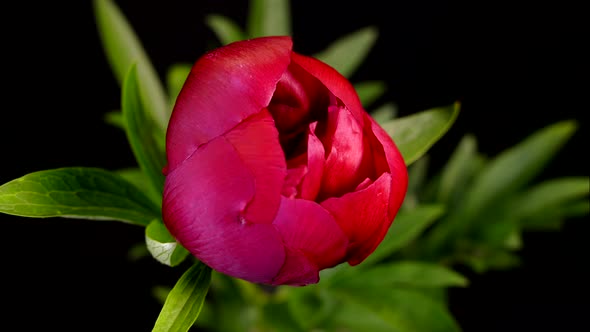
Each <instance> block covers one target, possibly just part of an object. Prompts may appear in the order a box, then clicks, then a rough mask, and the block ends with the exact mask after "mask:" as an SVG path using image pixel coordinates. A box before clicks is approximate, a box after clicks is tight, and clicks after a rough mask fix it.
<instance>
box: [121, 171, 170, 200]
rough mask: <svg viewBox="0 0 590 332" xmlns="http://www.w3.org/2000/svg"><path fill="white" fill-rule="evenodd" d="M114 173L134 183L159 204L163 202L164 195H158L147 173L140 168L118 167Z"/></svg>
mask: <svg viewBox="0 0 590 332" xmlns="http://www.w3.org/2000/svg"><path fill="white" fill-rule="evenodd" d="M114 173H116V174H117V175H119V176H121V177H122V178H124V179H125V180H127V182H129V183H131V184H133V185H134V186H135V187H136V188H137V189H138V190H139V191H141V192H143V193H144V194H145V195H146V196H148V198H150V199H151V200H152V202H154V204H156V205H157V206H159V205H160V204H161V203H162V196H161V195H157V194H156V193H155V192H154V191H152V189H151V184H150V181H149V179H148V177H147V175H146V174H145V173H144V172H143V171H142V170H141V169H140V168H137V167H130V168H123V169H117V170H115V171H114Z"/></svg>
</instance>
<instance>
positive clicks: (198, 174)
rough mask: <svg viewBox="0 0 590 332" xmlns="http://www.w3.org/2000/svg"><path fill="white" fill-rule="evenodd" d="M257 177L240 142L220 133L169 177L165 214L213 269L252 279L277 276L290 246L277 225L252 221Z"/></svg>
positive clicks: (185, 242)
mask: <svg viewBox="0 0 590 332" xmlns="http://www.w3.org/2000/svg"><path fill="white" fill-rule="evenodd" d="M254 193H255V186H254V177H253V175H252V173H250V172H249V171H248V167H247V165H245V164H244V162H243V161H242V160H241V159H240V156H239V155H238V154H237V153H236V150H235V149H234V147H233V146H232V145H231V144H230V143H229V142H228V141H227V140H226V139H225V138H224V137H219V138H216V139H214V140H212V141H210V142H209V143H207V144H205V145H202V146H201V147H199V149H198V150H197V151H195V153H194V154H193V155H192V156H191V157H190V158H189V159H187V160H185V161H184V162H183V163H182V164H181V165H180V166H178V167H177V168H176V169H175V170H173V171H171V172H170V173H169V174H168V176H167V177H166V183H165V186H164V196H163V204H162V210H163V218H164V222H165V224H166V227H167V228H168V229H169V231H170V233H171V234H172V235H173V236H174V237H176V239H177V240H178V242H179V243H180V244H182V245H183V246H184V247H185V248H186V249H187V250H189V251H190V252H191V253H192V254H193V255H195V256H196V257H197V258H199V259H200V260H201V261H203V262H204V263H205V264H207V265H209V266H210V267H212V268H213V269H215V270H217V271H219V272H221V273H225V274H228V275H231V276H234V277H237V278H242V279H245V280H249V281H251V282H260V283H265V282H269V281H270V280H272V278H273V277H274V276H275V275H276V274H277V272H278V271H279V269H280V268H281V266H282V265H283V263H284V261H285V250H284V247H283V243H282V241H281V238H280V236H279V234H278V232H277V231H276V230H275V228H274V227H273V226H272V225H271V224H254V223H248V222H246V220H245V218H244V217H243V215H242V214H243V210H244V209H245V208H246V206H247V204H248V203H249V202H250V201H251V200H252V197H253V196H254Z"/></svg>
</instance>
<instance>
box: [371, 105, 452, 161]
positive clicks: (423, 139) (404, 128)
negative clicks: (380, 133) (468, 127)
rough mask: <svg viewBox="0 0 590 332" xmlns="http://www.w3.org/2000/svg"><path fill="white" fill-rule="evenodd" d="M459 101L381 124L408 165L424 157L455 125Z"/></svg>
mask: <svg viewBox="0 0 590 332" xmlns="http://www.w3.org/2000/svg"><path fill="white" fill-rule="evenodd" d="M459 108H460V106H459V103H458V102H457V103H455V104H453V105H450V106H446V107H437V108H433V109H430V110H426V111H422V112H419V113H416V114H412V115H408V116H405V117H401V118H397V119H394V120H391V121H388V122H385V123H383V124H382V125H381V126H382V127H383V129H385V131H386V132H387V133H388V134H389V135H390V136H391V138H392V139H393V141H394V142H395V144H396V145H397V147H398V149H399V150H400V152H401V154H402V156H403V157H404V160H405V162H406V165H410V164H412V163H413V162H414V161H416V160H417V159H418V158H420V157H422V156H423V155H424V154H425V153H426V152H427V151H428V149H430V147H431V146H432V145H433V144H434V143H436V142H437V141H438V140H439V139H440V138H441V137H442V136H443V135H444V134H445V133H446V132H447V131H448V130H449V129H450V128H451V126H452V125H453V123H454V122H455V119H456V118H457V115H458V114H459Z"/></svg>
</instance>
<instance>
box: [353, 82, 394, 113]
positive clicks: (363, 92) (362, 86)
mask: <svg viewBox="0 0 590 332" xmlns="http://www.w3.org/2000/svg"><path fill="white" fill-rule="evenodd" d="M354 89H355V90H356V93H357V94H358V96H359V98H360V99H361V102H362V104H363V107H364V108H365V109H366V108H368V107H370V106H371V105H372V104H373V103H374V102H375V101H376V100H377V99H379V98H380V97H381V96H382V95H383V93H385V90H387V86H386V84H385V82H383V81H366V82H360V83H356V84H355V85H354Z"/></svg>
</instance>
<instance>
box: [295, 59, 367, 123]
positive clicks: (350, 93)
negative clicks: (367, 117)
mask: <svg viewBox="0 0 590 332" xmlns="http://www.w3.org/2000/svg"><path fill="white" fill-rule="evenodd" d="M291 58H292V59H293V62H294V63H296V64H298V65H299V66H301V67H302V68H303V69H305V70H307V71H308V72H309V73H310V74H311V75H313V76H314V77H315V78H317V79H318V80H319V81H320V82H322V83H323V84H324V85H325V86H326V88H328V90H330V92H332V93H333V94H334V95H335V96H336V97H337V98H338V99H340V100H341V101H342V102H343V103H344V105H346V107H347V108H348V109H350V111H351V112H352V114H353V116H354V117H355V118H356V119H357V121H358V122H359V123H360V124H361V126H362V125H364V117H363V114H366V112H365V110H364V109H363V106H362V104H361V101H360V99H359V97H358V94H357V93H356V90H355V89H354V87H353V86H352V84H350V82H349V81H348V80H347V79H346V78H345V77H344V76H342V74H340V73H339V72H338V71H336V70H335V69H334V68H332V67H330V66H329V65H327V64H325V63H323V62H321V61H319V60H317V59H314V58H312V57H308V56H305V55H301V54H298V53H295V52H293V54H292V55H291Z"/></svg>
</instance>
